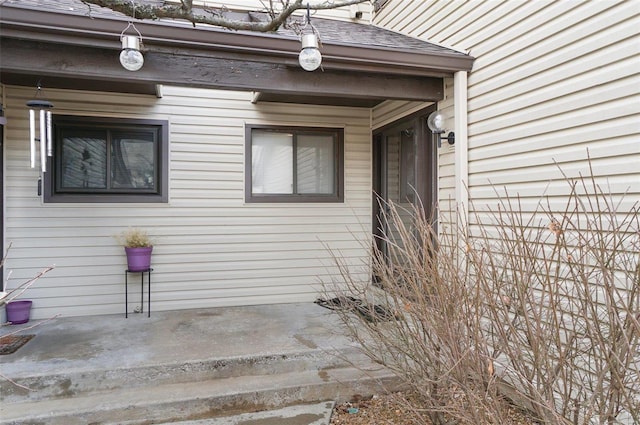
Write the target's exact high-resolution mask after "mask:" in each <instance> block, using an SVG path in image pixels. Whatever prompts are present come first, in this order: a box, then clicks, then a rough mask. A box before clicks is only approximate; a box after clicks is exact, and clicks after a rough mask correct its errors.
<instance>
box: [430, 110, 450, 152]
mask: <svg viewBox="0 0 640 425" xmlns="http://www.w3.org/2000/svg"><path fill="white" fill-rule="evenodd" d="M444 124H445V119H444V115H442V113H441V112H440V111H434V112H432V113H431V114H429V118H427V126H428V127H429V130H431V132H432V133H433V134H435V135H436V137H437V140H438V147H440V146H442V139H444V140H446V141H447V142H448V143H449V144H450V145H453V144H454V143H455V142H456V135H455V133H454V132H453V131H450V132H449V134H447V136H446V137H442V135H443V134H444V133H445V129H444Z"/></svg>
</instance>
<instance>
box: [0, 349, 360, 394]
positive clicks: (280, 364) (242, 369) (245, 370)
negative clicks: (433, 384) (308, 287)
mask: <svg viewBox="0 0 640 425" xmlns="http://www.w3.org/2000/svg"><path fill="white" fill-rule="evenodd" d="M351 365H356V366H358V367H360V366H362V367H370V364H369V359H367V358H366V357H365V356H364V355H363V354H362V353H360V352H359V351H358V350H357V349H356V348H344V347H343V348H342V349H340V350H339V351H336V352H327V351H324V350H321V349H310V350H305V351H298V352H289V353H286V354H285V353H280V354H261V355H253V356H242V357H232V358H219V359H215V358H214V359H203V360H190V361H186V362H170V363H163V364H146V365H144V366H137V367H121V368H112V369H104V368H103V369H100V368H98V369H78V370H73V369H71V370H64V371H63V372H59V373H52V372H49V373H38V374H29V373H26V372H23V373H20V374H17V375H13V376H11V375H10V376H8V378H10V379H11V380H12V381H13V382H15V383H16V384H19V385H22V386H25V387H27V388H29V389H31V390H30V391H29V390H26V389H24V388H21V387H19V386H17V385H15V384H13V383H11V382H9V381H7V380H0V401H1V402H2V403H17V402H24V401H40V400H47V399H61V398H66V397H77V396H81V395H83V394H89V393H92V392H100V391H102V392H104V391H111V390H117V389H119V388H122V387H123V383H126V387H127V388H141V387H147V386H158V385H164V384H170V383H174V384H177V383H188V382H194V381H210V380H214V379H224V378H230V377H238V376H247V375H272V374H279V373H288V372H296V371H306V370H310V369H314V370H319V371H321V370H325V369H335V368H340V367H346V366H351Z"/></svg>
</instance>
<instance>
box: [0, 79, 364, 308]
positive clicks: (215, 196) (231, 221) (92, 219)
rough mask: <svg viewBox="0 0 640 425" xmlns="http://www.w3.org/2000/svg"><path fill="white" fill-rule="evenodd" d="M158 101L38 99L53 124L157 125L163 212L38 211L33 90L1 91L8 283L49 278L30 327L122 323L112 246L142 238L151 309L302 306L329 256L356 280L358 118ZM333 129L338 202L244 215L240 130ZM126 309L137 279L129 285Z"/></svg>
mask: <svg viewBox="0 0 640 425" xmlns="http://www.w3.org/2000/svg"><path fill="white" fill-rule="evenodd" d="M163 93H164V97H163V98H161V99H157V98H155V97H150V96H135V95H124V94H113V93H98V92H74V91H62V90H50V89H47V90H46V95H47V96H48V98H49V100H51V101H52V102H53V103H54V105H55V109H54V114H68V115H70V114H77V115H90V116H109V117H133V118H149V119H167V120H168V121H169V126H170V127H169V132H170V141H169V142H170V145H169V146H170V170H169V171H170V175H169V177H170V188H169V197H170V200H169V203H167V204H135V203H133V204H108V203H107V204H50V203H48V204H43V203H42V201H41V199H40V197H38V196H37V192H36V190H37V180H38V176H39V172H38V170H37V169H35V170H32V169H30V168H29V161H28V118H27V117H28V113H27V109H26V107H25V106H24V105H25V102H26V100H28V99H29V98H30V97H32V96H33V89H32V88H21V87H13V86H8V87H5V95H6V105H5V107H6V110H7V115H8V120H9V125H8V126H7V128H6V141H7V144H6V147H5V164H6V169H5V181H6V205H5V208H6V216H5V222H6V240H7V241H13V243H14V245H13V248H12V250H11V253H10V256H9V259H8V260H7V267H6V270H7V271H8V270H12V271H13V273H12V274H11V278H10V279H9V286H10V287H13V286H15V285H16V284H17V283H18V282H21V281H23V280H24V279H26V278H29V277H30V276H33V275H34V274H35V273H37V272H38V271H39V270H40V269H41V268H43V267H45V266H48V265H51V264H55V266H56V267H55V269H54V270H53V271H52V272H51V273H49V274H48V275H47V276H46V277H45V278H43V279H41V280H40V281H39V282H38V283H37V284H36V285H35V286H34V287H33V288H32V289H30V290H29V292H28V294H25V296H28V298H29V299H32V300H33V301H34V311H33V313H34V315H33V316H34V317H36V318H43V317H50V316H52V315H54V314H58V313H60V314H63V315H66V316H73V315H94V314H106V313H123V312H124V269H125V265H126V259H125V256H124V252H123V249H122V247H120V246H118V245H117V241H116V240H115V239H114V237H113V236H114V235H116V234H117V233H118V232H120V231H121V230H123V229H126V228H127V227H130V226H131V227H144V228H146V229H148V230H149V231H150V233H151V234H152V236H154V237H156V238H157V242H156V244H155V247H154V254H153V259H152V267H153V268H154V272H153V274H152V310H156V311H159V310H177V309H185V308H196V307H214V306H229V305H250V304H265V303H283V302H297V301H312V300H314V299H315V298H316V296H317V291H318V290H319V288H320V285H319V284H320V282H331V281H333V280H338V279H339V277H338V271H337V270H336V267H335V265H334V262H333V259H332V257H331V254H330V253H329V251H328V249H327V248H331V249H333V250H335V252H337V253H339V254H340V255H341V256H342V257H343V258H344V260H345V262H346V263H347V264H351V265H353V267H354V268H355V270H357V271H358V272H363V273H364V274H363V276H368V273H367V272H366V268H365V267H364V265H365V264H366V255H367V250H366V249H365V248H363V247H366V246H368V244H367V243H366V241H367V240H368V239H369V238H370V235H369V229H370V228H371V211H370V209H371V194H370V187H371V172H370V169H371V168H370V156H371V155H370V143H371V132H370V113H369V110H368V109H358V108H344V107H325V106H322V107H320V106H307V105H285V104H257V105H255V104H252V103H251V97H252V96H251V93H241V92H232V91H215V90H201V89H189V88H182V87H181V88H178V87H164V89H163ZM248 123H251V124H274V125H279V124H282V125H300V126H306V125H312V126H327V127H343V128H344V129H345V202H344V203H335V204H333V203H331V204H326V203H323V204H313V203H309V204H245V203H244V143H245V140H244V134H245V133H244V126H245V124H248ZM129 283H130V284H132V285H130V291H131V293H130V301H134V302H133V303H132V307H133V305H135V304H137V303H138V302H139V301H137V300H139V296H140V286H139V285H140V275H139V274H131V275H130V276H129Z"/></svg>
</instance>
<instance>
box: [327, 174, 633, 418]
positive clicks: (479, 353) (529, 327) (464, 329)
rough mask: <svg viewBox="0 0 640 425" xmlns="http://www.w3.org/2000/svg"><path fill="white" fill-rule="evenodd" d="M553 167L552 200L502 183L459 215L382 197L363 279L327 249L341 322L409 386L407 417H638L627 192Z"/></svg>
mask: <svg viewBox="0 0 640 425" xmlns="http://www.w3.org/2000/svg"><path fill="white" fill-rule="evenodd" d="M566 181H567V184H568V188H569V193H568V197H565V198H564V199H565V203H564V205H563V207H561V208H558V209H554V208H552V205H551V201H549V200H547V199H543V200H542V201H541V202H540V203H539V204H538V207H537V208H536V209H535V211H529V212H525V211H523V209H522V208H521V205H520V200H519V199H518V197H510V196H509V195H508V194H507V195H505V196H501V197H499V198H500V199H501V201H500V203H499V205H498V207H497V208H495V209H489V210H487V211H484V212H477V213H474V214H472V215H471V220H470V221H472V222H473V223H472V225H470V226H469V227H466V226H462V225H455V226H452V227H450V228H445V226H444V225H443V224H442V223H441V224H440V226H441V228H440V229H439V230H437V229H436V224H435V221H433V220H431V219H429V218H426V217H425V216H424V213H423V210H422V209H421V208H420V207H410V211H408V210H407V207H406V206H405V207H402V206H399V205H396V204H386V205H384V206H383V207H384V208H381V210H382V211H385V215H384V217H383V218H382V220H381V223H380V225H381V229H385V230H384V231H383V232H382V233H383V234H382V236H381V238H382V241H383V242H384V244H383V246H384V247H385V248H384V250H380V249H379V248H378V247H377V246H375V247H374V248H373V250H372V256H371V262H372V269H373V273H374V275H375V276H376V281H377V283H376V284H375V285H372V284H371V283H370V282H363V281H362V280H358V277H357V276H356V275H355V274H353V273H351V272H350V271H349V269H348V268H347V267H342V266H341V262H340V260H339V258H338V257H337V256H336V261H337V263H338V265H339V266H341V270H342V272H343V278H344V280H345V282H346V283H345V288H346V289H345V290H344V292H343V293H342V294H341V295H340V296H339V299H341V300H343V307H344V308H343V309H341V310H339V311H340V315H341V317H342V319H343V323H344V324H345V326H346V328H347V329H348V332H349V333H350V335H351V336H352V337H354V338H355V339H356V340H357V341H358V342H359V343H360V344H361V346H362V348H363V350H364V352H365V353H367V355H368V356H369V357H370V358H372V359H373V360H375V361H378V362H380V363H382V364H384V365H386V366H387V367H389V368H390V369H392V370H393V371H394V372H395V373H396V374H397V375H398V376H400V377H401V378H403V379H404V381H405V382H406V383H407V384H408V386H410V388H411V389H412V390H413V391H414V392H415V393H416V394H417V395H418V398H419V406H413V408H411V409H407V412H410V414H412V415H413V416H414V417H415V421H416V423H426V419H427V418H428V419H429V420H430V421H431V422H433V423H434V424H451V423H459V424H485V423H496V424H506V423H510V420H511V419H510V418H511V416H510V415H509V413H508V412H509V409H507V406H508V404H509V403H512V402H514V403H516V404H518V405H519V406H521V407H522V408H524V409H527V411H528V412H529V414H530V415H531V417H532V418H535V420H537V421H543V422H544V423H549V424H576V425H577V424H585V425H586V424H595V423H601V424H613V423H629V424H631V423H640V413H639V412H640V404H639V403H640V387H639V386H640V373H639V372H640V354H639V348H640V346H639V344H640V277H639V276H640V269H639V265H638V264H639V255H640V254H639V252H640V226H639V220H640V219H639V215H638V205H637V204H636V205H633V206H632V207H630V208H628V210H627V211H622V210H621V208H620V206H621V205H623V204H622V201H616V200H615V196H614V195H612V194H610V193H607V192H605V191H603V190H602V189H601V188H600V187H599V186H598V185H597V184H596V181H595V179H593V178H582V179H579V180H577V181H571V180H570V179H568V178H567V179H566ZM476 211H477V210H476ZM407 212H410V213H411V215H412V216H413V219H412V220H411V221H410V222H407V220H406V217H407ZM456 221H457V222H458V223H461V222H462V220H456ZM443 222H444V221H443ZM332 295H335V294H332ZM376 307H378V308H376ZM380 307H383V308H380ZM363 309H365V310H366V311H367V312H368V313H369V314H368V315H363V314H361V313H362V310H363ZM389 311H391V312H393V314H392V315H391V316H393V317H391V318H390V317H389V316H390V315H389V314H388V312H389ZM356 313H359V314H356Z"/></svg>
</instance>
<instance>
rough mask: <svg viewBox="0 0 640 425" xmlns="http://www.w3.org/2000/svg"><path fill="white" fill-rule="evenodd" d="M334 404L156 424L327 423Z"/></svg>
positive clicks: (308, 405) (304, 424)
mask: <svg viewBox="0 0 640 425" xmlns="http://www.w3.org/2000/svg"><path fill="white" fill-rule="evenodd" d="M335 405H336V403H335V402H334V401H323V402H320V403H313V404H296V405H295V406H288V407H284V408H282V409H274V410H265V411H262V412H254V413H242V414H239V415H232V416H224V417H220V418H210V419H200V420H195V421H180V422H165V423H162V424H158V425H169V424H171V425H239V424H245V425H247V424H251V425H276V424H277V425H284V424H287V425H329V422H330V421H331V414H332V413H333V408H334V407H335Z"/></svg>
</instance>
